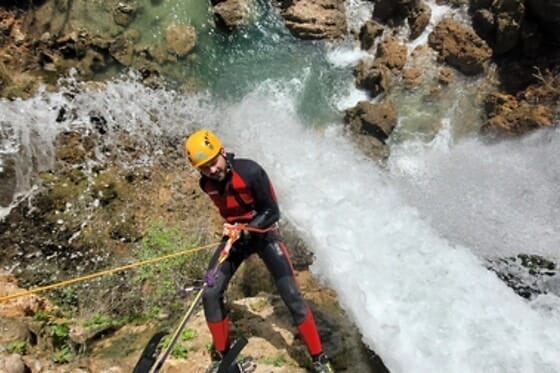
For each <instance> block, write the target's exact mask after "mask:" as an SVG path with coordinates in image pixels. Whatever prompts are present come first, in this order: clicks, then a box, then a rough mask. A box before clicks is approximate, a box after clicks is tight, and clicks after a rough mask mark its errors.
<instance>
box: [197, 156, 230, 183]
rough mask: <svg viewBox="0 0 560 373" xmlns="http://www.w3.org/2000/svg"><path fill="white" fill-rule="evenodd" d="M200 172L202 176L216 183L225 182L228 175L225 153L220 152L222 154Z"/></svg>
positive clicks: (205, 165) (200, 169) (201, 168)
mask: <svg viewBox="0 0 560 373" xmlns="http://www.w3.org/2000/svg"><path fill="white" fill-rule="evenodd" d="M199 171H200V173H201V174H202V175H204V176H206V177H207V178H209V179H213V180H216V181H222V180H224V179H225V178H226V173H227V162H226V158H225V156H224V151H223V150H222V151H220V153H218V155H217V156H215V157H214V158H212V160H210V161H208V162H207V163H206V164H204V165H203V166H201V167H200V168H199Z"/></svg>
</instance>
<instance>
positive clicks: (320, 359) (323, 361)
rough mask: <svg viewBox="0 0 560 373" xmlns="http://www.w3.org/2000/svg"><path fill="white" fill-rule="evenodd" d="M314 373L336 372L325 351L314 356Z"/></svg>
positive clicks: (312, 369)
mask: <svg viewBox="0 0 560 373" xmlns="http://www.w3.org/2000/svg"><path fill="white" fill-rule="evenodd" d="M311 371H312V372H313V373H334V369H333V367H332V365H331V363H330V362H329V357H328V356H327V354H325V353H324V352H323V353H321V354H319V355H318V356H314V357H313V365H312V368H311Z"/></svg>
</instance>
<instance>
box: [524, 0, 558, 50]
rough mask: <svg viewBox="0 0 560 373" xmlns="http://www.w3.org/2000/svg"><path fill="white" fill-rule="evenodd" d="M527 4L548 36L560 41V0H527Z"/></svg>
mask: <svg viewBox="0 0 560 373" xmlns="http://www.w3.org/2000/svg"><path fill="white" fill-rule="evenodd" d="M526 6H527V8H528V9H529V11H531V13H532V14H534V15H535V16H536V18H537V19H538V20H540V21H541V22H542V24H543V27H544V29H545V30H546V31H547V36H548V37H549V38H551V39H553V40H555V41H560V2H559V1H558V0H526Z"/></svg>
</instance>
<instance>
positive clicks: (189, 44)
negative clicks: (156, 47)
mask: <svg viewBox="0 0 560 373" xmlns="http://www.w3.org/2000/svg"><path fill="white" fill-rule="evenodd" d="M165 42H166V43H167V49H168V50H169V52H171V53H174V54H176V55H177V56H180V57H181V56H184V55H186V54H187V53H189V52H190V51H191V50H192V49H193V48H194V46H195V44H196V31H195V29H194V27H192V26H189V25H175V24H172V25H169V26H168V27H167V30H166V32H165Z"/></svg>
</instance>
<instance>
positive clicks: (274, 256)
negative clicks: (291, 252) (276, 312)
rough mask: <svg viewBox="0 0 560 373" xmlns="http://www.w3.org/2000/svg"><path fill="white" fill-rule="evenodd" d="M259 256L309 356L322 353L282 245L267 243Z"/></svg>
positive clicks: (280, 242)
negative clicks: (270, 275) (288, 311)
mask: <svg viewBox="0 0 560 373" xmlns="http://www.w3.org/2000/svg"><path fill="white" fill-rule="evenodd" d="M259 255H260V257H261V258H262V260H263V261H264V263H265V264H266V267H267V268H268V270H269V271H270V273H271V274H272V277H273V278H274V281H275V283H276V286H277V288H278V291H279V292H280V296H281V297H282V299H283V300H284V303H286V306H287V307H288V309H289V310H290V313H291V314H292V318H293V320H294V323H295V325H296V326H297V328H298V331H299V333H300V335H301V337H302V339H303V341H304V343H305V344H306V346H307V349H308V351H309V354H310V355H311V356H312V357H316V356H319V355H320V354H321V353H322V352H323V347H322V345H321V338H320V337H319V333H318V332H317V326H316V325H315V320H314V319H313V314H312V312H311V309H310V308H309V307H308V306H307V304H306V303H305V300H304V299H303V297H302V295H301V293H300V291H299V289H298V287H297V284H296V281H295V276H294V270H293V267H292V263H291V262H290V258H289V256H288V251H287V250H286V247H285V246H284V243H283V242H282V241H279V240H273V241H269V242H267V243H266V244H265V247H264V248H263V250H262V251H260V252H259Z"/></svg>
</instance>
